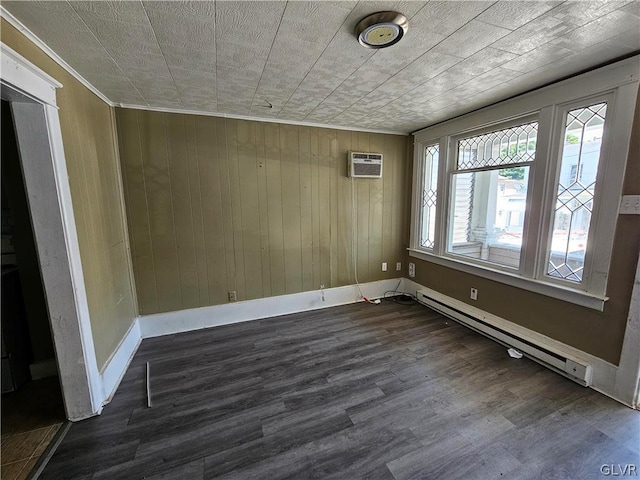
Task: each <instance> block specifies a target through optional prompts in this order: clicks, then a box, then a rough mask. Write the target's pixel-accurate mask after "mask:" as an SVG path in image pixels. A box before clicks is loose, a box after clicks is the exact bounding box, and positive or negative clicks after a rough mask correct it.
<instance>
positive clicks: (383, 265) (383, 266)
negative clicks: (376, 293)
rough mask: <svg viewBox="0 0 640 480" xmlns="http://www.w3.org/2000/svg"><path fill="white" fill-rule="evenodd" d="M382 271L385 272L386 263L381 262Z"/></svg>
mask: <svg viewBox="0 0 640 480" xmlns="http://www.w3.org/2000/svg"><path fill="white" fill-rule="evenodd" d="M382 271H383V272H386V271H387V262H382Z"/></svg>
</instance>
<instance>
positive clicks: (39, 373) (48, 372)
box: [29, 358, 58, 380]
mask: <svg viewBox="0 0 640 480" xmlns="http://www.w3.org/2000/svg"><path fill="white" fill-rule="evenodd" d="M29 370H30V371H31V380H40V379H42V378H47V377H57V376H58V364H57V363H56V359H55V358H48V359H47V360H41V361H39V362H34V363H32V364H31V365H29Z"/></svg>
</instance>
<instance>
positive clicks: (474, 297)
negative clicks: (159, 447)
mask: <svg viewBox="0 0 640 480" xmlns="http://www.w3.org/2000/svg"><path fill="white" fill-rule="evenodd" d="M471 300H478V289H477V288H472V289H471Z"/></svg>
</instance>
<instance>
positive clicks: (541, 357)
mask: <svg viewBox="0 0 640 480" xmlns="http://www.w3.org/2000/svg"><path fill="white" fill-rule="evenodd" d="M416 298H417V300H418V302H420V303H421V304H423V305H425V306H427V307H429V308H431V309H432V310H435V311H437V312H439V313H441V314H442V315H444V316H446V317H448V318H450V319H452V320H454V321H456V322H458V323H460V324H462V325H464V326H465V327H468V328H470V329H472V330H474V331H476V332H478V333H480V334H482V335H484V336H486V337H488V338H490V339H492V340H494V341H496V342H498V343H500V344H501V345H504V346H505V347H507V348H515V349H516V350H518V351H520V352H522V353H523V354H524V355H525V356H526V357H527V358H530V359H531V360H533V361H534V362H537V363H539V364H541V365H543V366H545V367H547V368H549V369H551V370H553V371H555V372H557V373H559V374H561V375H563V376H565V377H567V378H569V379H571V380H573V381H574V382H576V383H579V384H580V385H582V386H585V387H588V386H590V385H591V378H592V375H593V368H592V366H591V365H590V364H588V363H586V362H585V361H582V360H580V359H577V358H567V357H566V356H564V355H562V354H559V353H557V352H553V351H550V350H548V349H546V348H544V347H542V346H540V345H536V344H535V343H533V342H531V341H530V340H527V339H524V338H521V337H517V336H515V335H514V334H512V333H510V332H507V331H505V330H503V329H501V328H498V327H496V326H494V325H491V324H490V323H488V322H486V321H484V320H482V319H479V318H477V317H475V316H474V315H472V314H470V313H468V312H464V311H463V310H461V309H460V308H455V307H452V306H450V305H447V304H446V303H445V301H443V299H436V298H434V296H433V295H430V294H429V293H427V292H424V291H420V290H418V292H417V294H416Z"/></svg>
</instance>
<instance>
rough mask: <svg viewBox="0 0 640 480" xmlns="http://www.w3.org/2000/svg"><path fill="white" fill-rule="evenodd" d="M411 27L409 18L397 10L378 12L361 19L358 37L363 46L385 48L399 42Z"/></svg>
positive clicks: (358, 26) (357, 31) (357, 28)
mask: <svg viewBox="0 0 640 480" xmlns="http://www.w3.org/2000/svg"><path fill="white" fill-rule="evenodd" d="M408 28H409V20H407V17H405V16H404V15H402V14H400V13H397V12H378V13H373V14H371V15H369V16H368V17H365V18H363V19H362V20H360V22H359V23H358V25H356V32H355V33H356V37H357V38H358V42H359V43H360V45H362V46H363V47H367V48H385V47H390V46H391V45H395V44H396V43H398V42H399V41H400V40H401V39H402V37H403V36H404V34H405V33H407V29H408Z"/></svg>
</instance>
